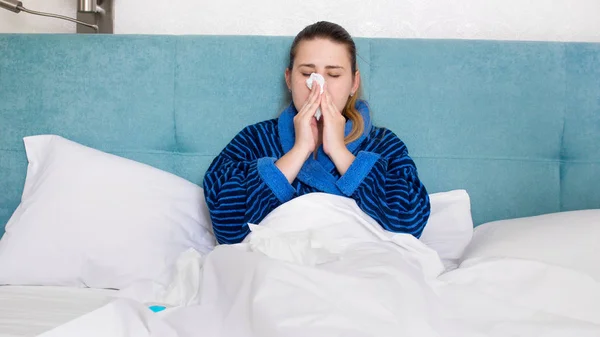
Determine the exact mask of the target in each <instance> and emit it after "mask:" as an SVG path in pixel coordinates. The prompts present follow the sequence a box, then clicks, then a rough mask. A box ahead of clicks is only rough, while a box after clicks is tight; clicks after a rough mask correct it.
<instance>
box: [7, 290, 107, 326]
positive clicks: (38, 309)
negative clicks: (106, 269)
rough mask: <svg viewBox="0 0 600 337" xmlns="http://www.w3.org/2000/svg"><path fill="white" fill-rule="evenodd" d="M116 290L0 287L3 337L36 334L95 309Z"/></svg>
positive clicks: (104, 302)
mask: <svg viewBox="0 0 600 337" xmlns="http://www.w3.org/2000/svg"><path fill="white" fill-rule="evenodd" d="M115 292H116V291H115V290H105V289H87V288H66V287H26V286H0V303H1V304H2V305H0V337H16V336H19V337H21V336H36V335H38V334H40V333H42V332H45V331H48V330H50V329H52V328H54V327H57V326H59V325H61V324H64V323H66V322H68V321H71V320H73V319H75V318H77V317H79V316H81V315H83V314H85V313H88V312H90V311H93V310H95V309H97V308H99V307H101V306H103V305H104V304H106V303H108V301H109V300H110V299H111V294H113V293H115Z"/></svg>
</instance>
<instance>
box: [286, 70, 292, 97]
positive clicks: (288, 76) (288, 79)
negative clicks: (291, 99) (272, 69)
mask: <svg viewBox="0 0 600 337" xmlns="http://www.w3.org/2000/svg"><path fill="white" fill-rule="evenodd" d="M285 84H286V85H287V87H288V90H289V91H290V92H291V91H292V74H291V72H290V68H285Z"/></svg>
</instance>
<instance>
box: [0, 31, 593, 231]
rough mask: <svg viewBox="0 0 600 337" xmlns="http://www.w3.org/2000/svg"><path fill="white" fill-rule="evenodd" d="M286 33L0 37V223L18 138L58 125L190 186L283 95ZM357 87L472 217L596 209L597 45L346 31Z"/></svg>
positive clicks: (17, 172)
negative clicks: (468, 206) (359, 35)
mask: <svg viewBox="0 0 600 337" xmlns="http://www.w3.org/2000/svg"><path fill="white" fill-rule="evenodd" d="M290 43H291V38H288V37H256V36H139V35H2V34H0V191H2V193H0V235H1V234H2V233H3V232H4V230H3V227H4V224H5V223H6V222H7V221H8V218H9V217H10V215H11V214H12V212H13V211H14V209H15V208H16V207H17V205H18V203H19V201H20V195H21V192H22V189H23V183H24V179H25V173H26V167H27V160H26V156H25V153H24V147H23V142H22V138H23V137H24V136H28V135H34V134H47V133H53V134H59V135H62V136H64V137H66V138H69V139H71V140H74V141H76V142H79V143H82V144H85V145H88V146H91V147H94V148H97V149H100V150H104V151H108V152H111V153H115V154H118V155H121V156H124V157H128V158H131V159H134V160H137V161H141V162H144V163H147V164H150V165H153V166H156V167H158V168H161V169H164V170H166V171H169V172H172V173H174V174H177V175H180V176H182V177H184V178H186V179H188V180H190V181H192V182H195V183H198V184H201V182H202V177H203V173H204V171H205V170H206V168H207V167H208V165H209V164H210V162H211V160H212V159H213V157H214V156H215V155H216V154H218V153H219V151H220V150H221V149H222V148H223V147H224V146H225V144H226V143H227V142H228V141H229V140H230V139H231V138H232V137H233V136H234V135H235V134H236V133H237V132H238V131H239V130H240V129H241V128H243V127H244V126H245V125H247V124H250V123H254V122H258V121H261V120H264V119H268V118H273V117H276V116H277V115H278V113H279V112H280V111H281V109H282V108H283V107H284V106H285V105H286V104H287V102H288V100H289V98H288V97H287V90H286V88H285V84H284V79H283V72H284V68H285V66H286V63H287V53H288V48H289V46H290ZM357 44H358V52H359V56H360V57H359V68H360V70H361V73H362V79H363V84H364V87H363V97H364V98H366V99H367V100H368V101H369V102H370V105H371V108H372V111H373V119H374V122H375V124H377V125H381V126H386V127H388V128H390V129H392V130H393V131H394V132H396V133H397V134H398V135H399V136H400V138H401V139H403V140H404V141H405V143H406V144H407V146H408V148H409V151H410V154H411V155H412V157H413V158H414V159H415V161H416V163H417V167H418V169H419V174H420V176H421V179H422V180H423V182H424V183H425V185H426V187H427V188H428V191H429V192H430V193H433V192H438V191H446V190H451V189H460V188H464V189H466V190H467V191H468V192H469V194H470V196H471V200H472V212H473V217H474V222H475V223H476V224H481V223H483V222H487V221H491V220H497V219H505V218H512V217H519V216H529V215H536V214H542V213H548V212H555V211H561V210H574V209H584V208H600V192H599V190H600V146H599V144H600V44H582V43H547V42H544V43H542V42H506V41H466V40H408V39H407V40H404V39H357Z"/></svg>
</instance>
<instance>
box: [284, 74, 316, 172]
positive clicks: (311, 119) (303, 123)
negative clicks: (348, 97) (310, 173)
mask: <svg viewBox="0 0 600 337" xmlns="http://www.w3.org/2000/svg"><path fill="white" fill-rule="evenodd" d="M320 93H321V89H320V88H319V85H318V84H317V85H313V87H312V90H311V91H310V94H309V95H308V98H307V99H306V102H305V103H304V105H303V106H302V108H301V109H300V111H298V113H297V114H296V116H294V132H295V133H296V140H295V142H294V146H293V147H292V149H291V150H290V151H289V152H288V153H286V154H285V155H284V156H283V157H281V158H279V160H277V161H276V162H275V166H277V168H279V170H280V171H281V173H283V175H284V176H285V177H286V178H287V180H288V182H289V183H290V184H291V183H293V182H294V179H296V176H298V172H300V169H301V168H302V165H304V162H305V161H306V160H307V159H308V157H309V156H310V154H311V153H313V152H314V151H315V149H316V148H317V143H318V142H319V129H318V127H317V120H316V119H315V112H316V111H317V108H318V107H319V105H320V104H321V94H320Z"/></svg>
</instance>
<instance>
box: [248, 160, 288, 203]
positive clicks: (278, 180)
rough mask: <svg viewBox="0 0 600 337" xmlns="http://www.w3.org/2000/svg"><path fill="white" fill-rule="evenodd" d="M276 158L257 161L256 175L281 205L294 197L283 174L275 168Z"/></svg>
mask: <svg viewBox="0 0 600 337" xmlns="http://www.w3.org/2000/svg"><path fill="white" fill-rule="evenodd" d="M276 160H277V158H269V157H263V158H259V159H258V165H257V169H258V173H259V174H260V177H261V178H262V180H263V181H264V182H265V183H266V184H267V186H269V188H270V189H271V191H273V194H275V196H276V197H277V199H279V201H280V202H281V203H284V202H287V201H289V200H290V199H292V197H293V196H294V192H295V191H294V188H293V187H292V185H290V183H289V182H288V180H287V178H286V177H285V175H283V173H282V172H281V171H280V170H279V169H278V168H277V166H275V161H276Z"/></svg>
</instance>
